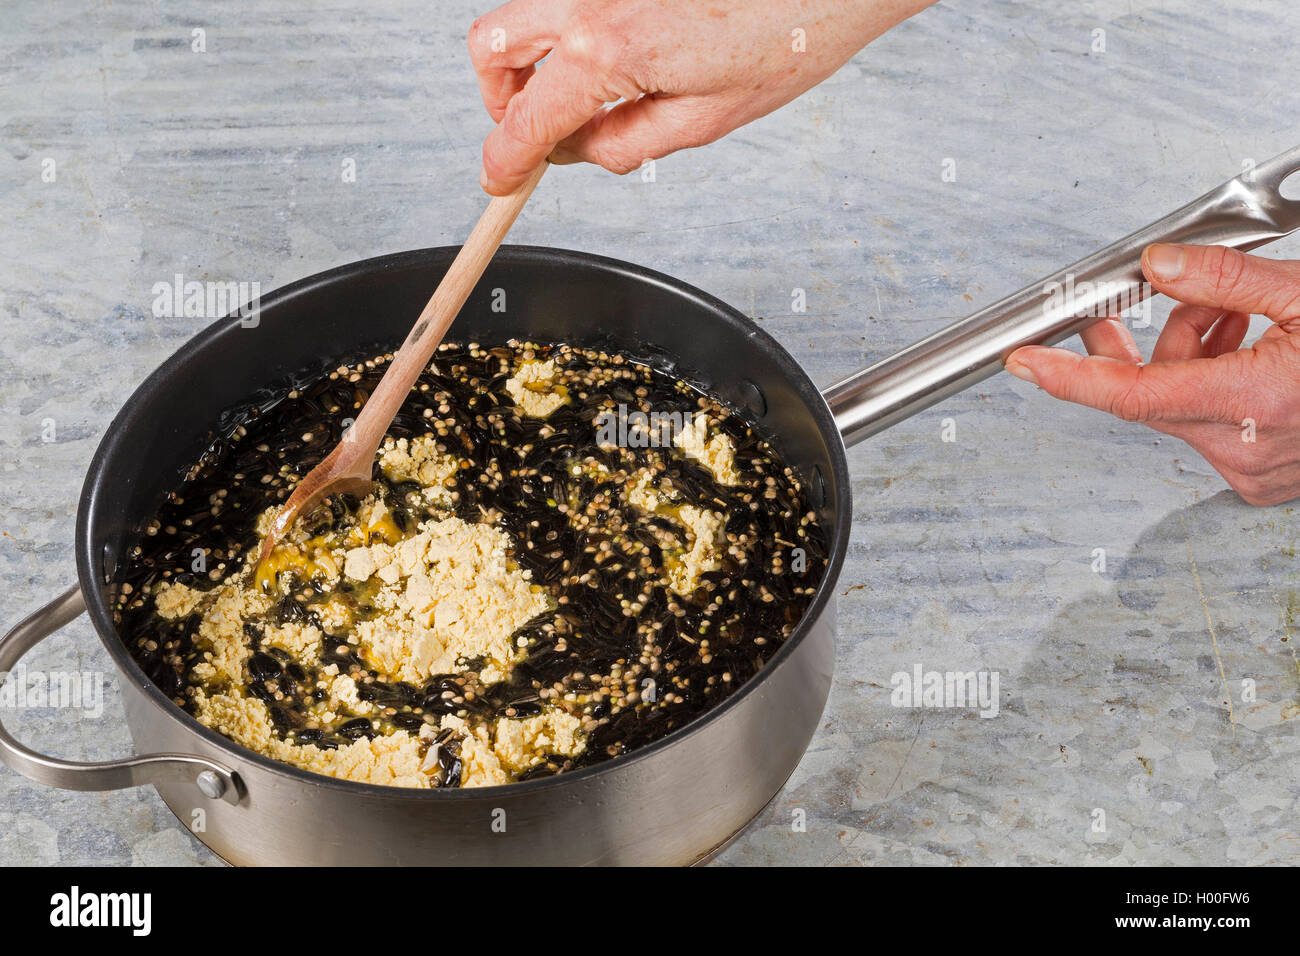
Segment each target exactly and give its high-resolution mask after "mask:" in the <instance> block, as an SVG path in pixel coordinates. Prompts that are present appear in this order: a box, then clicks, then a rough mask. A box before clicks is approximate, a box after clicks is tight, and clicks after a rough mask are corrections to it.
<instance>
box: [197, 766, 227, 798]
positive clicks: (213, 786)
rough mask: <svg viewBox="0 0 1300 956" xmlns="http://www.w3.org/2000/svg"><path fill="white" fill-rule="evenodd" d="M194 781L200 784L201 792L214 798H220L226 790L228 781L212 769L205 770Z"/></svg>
mask: <svg viewBox="0 0 1300 956" xmlns="http://www.w3.org/2000/svg"><path fill="white" fill-rule="evenodd" d="M194 782H195V783H197V784H198V785H199V793H201V794H203V795H204V796H205V797H208V798H210V799H212V800H217V799H220V797H221V795H222V794H224V793H225V792H226V781H224V780H222V779H221V777H219V776H218V775H217V774H216V773H215V772H214V771H211V770H204V771H203V772H202V773H201V774H199V775H198V778H197V779H195V781H194Z"/></svg>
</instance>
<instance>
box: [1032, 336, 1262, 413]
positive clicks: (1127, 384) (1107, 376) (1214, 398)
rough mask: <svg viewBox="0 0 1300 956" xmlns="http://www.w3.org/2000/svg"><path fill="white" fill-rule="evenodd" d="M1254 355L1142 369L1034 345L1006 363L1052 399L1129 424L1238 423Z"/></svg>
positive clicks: (1133, 365)
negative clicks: (1242, 392) (1248, 363)
mask: <svg viewBox="0 0 1300 956" xmlns="http://www.w3.org/2000/svg"><path fill="white" fill-rule="evenodd" d="M1249 354H1250V353H1247V352H1241V353H1229V354H1228V355H1223V356H1220V357H1219V358H1213V359H1190V360H1186V361H1179V362H1158V363H1156V364H1154V365H1138V364H1136V363H1133V362H1126V361H1123V360H1122V359H1114V358H1108V357H1106V356H1102V355H1089V356H1084V355H1079V354H1078V353H1077V352H1071V351H1069V350H1068V349H1057V348H1045V347H1043V346H1038V345H1031V346H1026V347H1025V348H1021V349H1017V350H1016V351H1015V352H1013V353H1012V354H1011V356H1010V357H1009V358H1008V359H1007V371H1008V372H1010V373H1011V374H1012V375H1014V376H1016V377H1017V378H1021V379H1024V380H1025V381H1027V382H1032V383H1033V384H1035V385H1037V386H1039V387H1040V388H1042V390H1043V391H1045V392H1047V393H1048V394H1049V395H1051V396H1053V397H1054V398H1059V399H1063V400H1064V401H1067V402H1074V403H1076V404H1078V405H1087V406H1088V407H1089V408H1096V409H1099V410H1100V411H1103V412H1108V413H1110V414H1111V415H1114V416H1116V417H1117V418H1122V419H1124V420H1125V421H1129V422H1193V421H1194V422H1223V423H1225V424H1237V423H1239V421H1240V416H1238V415H1237V414H1236V408H1237V406H1238V404H1239V402H1238V399H1239V398H1240V397H1241V396H1240V395H1239V390H1240V388H1241V385H1240V384H1239V383H1241V382H1242V381H1245V380H1246V375H1245V371H1244V369H1241V368H1239V367H1238V366H1240V365H1241V364H1242V363H1244V362H1246V361H1248V359H1247V358H1246V356H1248V355H1249Z"/></svg>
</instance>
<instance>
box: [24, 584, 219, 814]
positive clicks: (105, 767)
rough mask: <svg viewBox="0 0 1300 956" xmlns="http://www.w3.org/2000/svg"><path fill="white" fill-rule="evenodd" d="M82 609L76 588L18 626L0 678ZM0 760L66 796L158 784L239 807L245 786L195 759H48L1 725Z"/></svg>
mask: <svg viewBox="0 0 1300 956" xmlns="http://www.w3.org/2000/svg"><path fill="white" fill-rule="evenodd" d="M85 609H86V602H85V600H84V599H83V598H82V596H81V589H80V588H75V587H74V588H72V589H71V590H68V591H65V592H64V593H63V594H61V595H60V596H59V597H57V598H55V599H54V600H53V601H51V602H50V603H49V604H47V605H45V606H44V607H43V608H41V609H40V610H38V611H36V612H35V613H33V614H31V615H29V616H28V617H26V618H24V619H23V620H22V621H19V622H18V624H17V625H15V626H14V628H13V629H12V630H10V631H9V633H8V634H6V635H5V636H4V637H3V638H0V674H2V675H4V676H5V677H6V678H9V675H11V674H12V673H13V670H14V665H15V664H17V663H18V661H19V660H21V659H22V656H23V655H24V654H26V653H27V652H28V651H29V650H31V649H32V648H33V647H35V646H36V645H37V644H38V643H40V642H41V641H42V640H43V639H45V638H46V637H48V636H49V635H51V634H53V633H54V632H55V631H57V630H58V629H59V628H61V627H63V626H64V625H65V624H67V623H69V622H70V621H72V620H74V619H75V618H77V617H78V616H79V615H80V614H81V612H82V611H84V610H85ZM0 760H3V761H4V762H5V763H6V764H8V765H9V766H10V767H12V768H13V769H14V770H17V771H18V772H19V773H21V774H22V775H23V776H24V777H29V778H30V779H32V780H35V781H37V782H38V783H44V784H48V785H49V786H52V787H60V788H62V789H64V790H121V789H123V788H126V787H140V786H144V785H146V784H156V783H188V784H191V785H193V786H195V787H196V788H197V789H198V790H199V792H200V793H202V794H203V796H205V797H208V798H210V799H214V800H224V801H225V802H226V803H229V804H232V805H236V806H237V805H238V804H239V802H240V800H241V799H242V797H243V784H242V782H241V781H240V779H239V777H238V775H237V774H236V773H235V772H234V771H233V770H231V769H230V768H228V767H224V766H222V765H221V764H219V763H216V762H214V761H211V760H208V759H206V758H204V757H199V756H197V755H194V754H150V755H148V756H145V757H130V758H127V759H126V760H108V761H103V762H99V763H76V762H74V761H70V760H59V759H58V758H55V757H47V756H45V755H44V754H39V753H37V752H36V751H34V750H31V749H30V748H28V747H25V746H23V745H22V744H20V743H19V742H18V741H17V740H16V739H14V736H13V734H11V733H10V732H9V731H8V729H7V728H5V727H4V726H3V724H0Z"/></svg>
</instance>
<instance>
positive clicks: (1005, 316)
mask: <svg viewBox="0 0 1300 956" xmlns="http://www.w3.org/2000/svg"><path fill="white" fill-rule="evenodd" d="M1297 172H1300V147H1295V148H1293V149H1290V150H1288V151H1287V152H1285V153H1282V154H1281V155H1279V156H1275V157H1273V158H1272V159H1270V160H1267V161H1266V162H1263V163H1260V164H1258V165H1257V166H1254V167H1253V168H1252V167H1247V168H1246V169H1245V170H1243V172H1242V173H1241V175H1239V176H1237V177H1236V178H1234V179H1230V180H1228V181H1227V182H1226V183H1224V184H1223V185H1221V186H1218V187H1216V188H1215V189H1212V190H1210V191H1209V192H1207V193H1206V194H1205V195H1203V196H1201V197H1200V198H1199V199H1195V200H1193V201H1192V202H1190V203H1188V204H1187V205H1186V206H1183V207H1182V208H1181V209H1178V210H1175V211H1174V212H1172V213H1170V214H1169V215H1168V216H1165V217H1164V218H1163V219H1160V220H1159V221H1157V222H1153V223H1152V224H1151V225H1149V226H1145V227H1144V228H1142V229H1139V230H1138V231H1137V232H1134V233H1132V234H1130V235H1128V236H1125V237H1124V238H1123V239H1120V240H1119V241H1118V242H1115V243H1113V244H1111V245H1109V246H1107V247H1106V248H1104V249H1101V250H1099V251H1097V252H1094V253H1093V254H1092V255H1090V256H1087V257H1086V258H1083V259H1080V260H1079V261H1078V262H1075V263H1074V264H1072V265H1069V266H1066V267H1065V268H1064V269H1062V270H1060V271H1059V272H1057V273H1055V274H1053V275H1050V276H1045V277H1044V278H1042V279H1040V280H1039V281H1038V282H1035V283H1033V284H1032V285H1028V286H1026V287H1025V288H1023V289H1021V290H1020V291H1019V292H1014V293H1012V294H1011V295H1009V296H1007V297H1006V298H1004V299H1002V300H1000V301H998V302H995V303H993V304H992V305H990V306H987V307H985V308H983V309H981V310H980V311H978V312H976V313H974V314H973V315H970V316H968V317H967V318H965V319H962V320H961V321H959V322H957V323H955V324H953V325H950V326H948V327H947V328H946V329H943V330H941V331H939V332H936V333H935V334H933V335H931V336H929V337H928V338H925V339H922V340H921V341H920V342H917V343H916V344H915V345H911V346H908V347H907V348H905V349H903V350H902V351H901V352H899V353H897V354H895V355H892V356H890V357H889V358H886V359H883V360H882V361H880V362H877V363H876V364H875V365H872V366H870V367H869V368H865V369H863V370H862V371H860V372H857V373H855V374H853V375H851V376H849V377H848V378H846V379H844V380H843V381H842V382H838V383H836V384H835V385H832V386H831V387H830V388H828V389H826V390H825V391H824V392H823V393H822V394H823V395H824V396H825V398H826V402H827V404H829V405H830V408H831V411H832V412H833V413H834V415H835V421H836V424H837V425H838V426H839V430H840V434H841V435H842V436H843V438H844V443H845V444H846V445H853V444H856V443H857V442H859V441H862V440H863V439H865V438H869V437H870V436H872V435H874V434H876V433H877V432H881V431H883V430H884V429H886V428H888V427H890V426H891V425H895V424H897V423H898V422H900V421H903V420H904V419H906V418H909V417H910V416H912V415H915V414H916V413H917V412H919V411H921V410H923V409H925V408H928V407H930V406H931V405H934V404H935V403H937V402H940V401H942V400H943V399H945V398H947V397H948V396H950V395H954V394H956V393H957V392H960V391H962V390H963V389H966V388H969V387H970V386H972V385H974V384H975V383H976V382H979V381H982V380H983V379H986V378H988V377H989V376H990V375H993V374H994V373H996V372H999V371H1001V370H1002V368H1003V364H1004V362H1005V361H1006V359H1007V357H1008V356H1009V355H1010V354H1011V353H1012V352H1014V351H1015V350H1016V349H1018V348H1020V347H1021V346H1023V345H1053V344H1055V343H1057V342H1060V341H1062V340H1064V339H1067V338H1069V337H1070V336H1072V335H1074V334H1076V333H1078V332H1080V331H1082V330H1083V329H1085V328H1087V327H1088V326H1090V325H1092V324H1094V323H1095V322H1097V321H1098V320H1100V319H1103V318H1105V317H1106V316H1108V315H1118V314H1120V313H1121V312H1124V311H1125V310H1127V309H1130V308H1132V307H1133V306H1135V305H1137V304H1138V303H1140V302H1141V301H1142V300H1143V299H1146V298H1147V297H1149V296H1150V295H1152V294H1153V290H1152V289H1151V287H1150V286H1149V285H1148V284H1147V282H1146V281H1145V279H1144V277H1143V275H1142V250H1143V249H1145V248H1146V247H1147V246H1148V245H1150V244H1151V243H1154V242H1181V243H1192V244H1195V245H1223V246H1231V247H1232V248H1234V249H1240V250H1242V251H1246V250H1250V249H1255V248H1257V247H1259V246H1262V245H1264V244H1265V243H1268V242H1272V241H1274V240H1275V239H1280V238H1282V237H1283V236H1285V235H1289V234H1290V233H1292V232H1294V231H1296V230H1297V229H1300V200H1297V199H1288V198H1287V197H1286V196H1284V195H1283V194H1282V192H1281V188H1282V184H1283V182H1285V181H1286V180H1287V179H1288V177H1292V174H1294V173H1297ZM1297 180H1300V177H1293V178H1292V179H1291V181H1290V182H1287V189H1288V191H1293V190H1296V189H1297V188H1300V186H1298V185H1297Z"/></svg>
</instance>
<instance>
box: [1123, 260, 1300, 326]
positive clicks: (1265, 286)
mask: <svg viewBox="0 0 1300 956" xmlns="http://www.w3.org/2000/svg"><path fill="white" fill-rule="evenodd" d="M1142 271H1143V273H1145V274H1146V277H1147V278H1148V279H1149V280H1150V281H1151V284H1152V285H1153V286H1155V288H1156V290H1157V291H1159V292H1163V293H1164V294H1165V295H1167V296H1171V297H1172V298H1175V299H1177V300H1179V301H1180V302H1187V303H1190V304H1191V305H1201V306H1209V307H1211V308H1216V309H1223V310H1225V311H1228V312H1244V313H1246V314H1247V315H1250V314H1252V313H1258V314H1260V315H1266V316H1268V317H1269V318H1270V319H1272V320H1273V321H1274V322H1276V323H1278V324H1279V325H1288V324H1297V323H1300V262H1280V261H1278V260H1275V259H1264V258H1261V257H1259V256H1250V255H1246V254H1245V253H1244V252H1238V251H1237V250H1236V249H1229V248H1227V247H1226V246H1188V245H1174V244H1172V243H1158V244H1156V245H1152V246H1147V247H1146V249H1145V250H1144V251H1143V253H1142Z"/></svg>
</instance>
